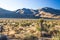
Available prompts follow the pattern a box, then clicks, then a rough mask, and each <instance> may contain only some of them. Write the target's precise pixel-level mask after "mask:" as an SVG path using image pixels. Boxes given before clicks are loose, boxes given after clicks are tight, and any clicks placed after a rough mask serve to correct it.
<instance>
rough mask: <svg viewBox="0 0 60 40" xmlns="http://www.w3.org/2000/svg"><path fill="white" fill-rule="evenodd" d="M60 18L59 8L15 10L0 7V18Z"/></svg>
mask: <svg viewBox="0 0 60 40" xmlns="http://www.w3.org/2000/svg"><path fill="white" fill-rule="evenodd" d="M41 17H43V18H60V10H58V9H53V8H50V7H44V8H41V9H36V10H34V9H27V8H23V9H17V10H15V11H9V10H5V9H3V8H0V18H41Z"/></svg>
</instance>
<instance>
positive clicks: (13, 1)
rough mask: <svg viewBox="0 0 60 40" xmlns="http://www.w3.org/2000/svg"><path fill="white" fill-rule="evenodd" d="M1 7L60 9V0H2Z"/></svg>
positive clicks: (11, 8)
mask: <svg viewBox="0 0 60 40" xmlns="http://www.w3.org/2000/svg"><path fill="white" fill-rule="evenodd" d="M0 7H1V8H4V9H7V10H17V9H22V8H30V9H38V8H43V7H51V8H55V9H60V0H0Z"/></svg>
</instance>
